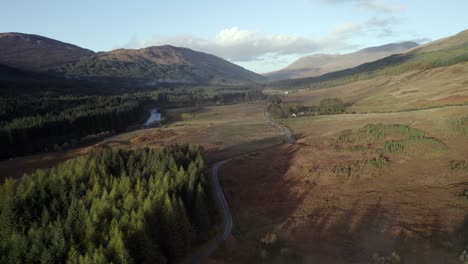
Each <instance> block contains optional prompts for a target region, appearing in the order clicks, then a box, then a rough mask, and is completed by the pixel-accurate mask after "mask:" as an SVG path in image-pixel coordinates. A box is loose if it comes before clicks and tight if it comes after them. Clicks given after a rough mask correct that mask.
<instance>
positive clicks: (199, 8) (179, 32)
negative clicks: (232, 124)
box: [0, 0, 468, 73]
mask: <svg viewBox="0 0 468 264" xmlns="http://www.w3.org/2000/svg"><path fill="white" fill-rule="evenodd" d="M0 1H2V4H1V7H2V10H3V12H2V16H0V32H22V33H31V34H38V35H42V36H46V37H49V38H53V39H57V40H60V41H64V42H68V43H72V44H75V45H78V46H81V47H84V48H88V49H91V50H94V51H109V50H112V49H117V48H143V47H147V46H154V45H166V44H169V45H174V46H182V47H188V48H191V49H194V50H197V51H202V52H206V53H211V54H214V55H216V56H219V57H221V58H224V59H227V60H229V61H231V62H233V63H236V64H238V65H241V66H243V67H245V68H247V69H249V70H252V71H255V72H258V73H265V72H270V71H274V70H278V69H281V68H283V67H285V66H287V65H288V64H290V63H292V62H294V61H295V60H296V59H298V58H300V57H302V56H306V55H312V54H318V53H339V54H342V53H347V52H352V51H356V50H359V49H362V48H365V47H371V46H378V45H384V44H388V43H394V42H402V41H416V42H418V43H425V42H428V41H431V40H436V39H439V38H443V37H448V36H451V35H454V34H456V33H458V32H460V31H463V30H465V29H468V18H467V16H466V10H468V1H466V0H445V1H436V0H410V1H408V0H406V1H403V0H269V1H267V0H262V1H260V0H236V1H223V0H198V1H193V0H186V1H182V0H141V1H138V0H134V1H126V0H125V1H124V0H113V1H108V0H80V1H70V0H41V1H34V0H15V1H8V0H0Z"/></svg>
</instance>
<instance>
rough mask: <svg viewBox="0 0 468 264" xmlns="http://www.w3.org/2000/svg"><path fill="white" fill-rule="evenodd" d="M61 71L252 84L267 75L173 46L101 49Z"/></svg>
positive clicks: (80, 75)
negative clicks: (103, 50) (106, 50)
mask: <svg viewBox="0 0 468 264" xmlns="http://www.w3.org/2000/svg"><path fill="white" fill-rule="evenodd" d="M57 71H58V72H60V73H62V74H64V75H65V76H67V77H78V78H90V77H91V78H103V77H104V78H127V79H136V80H139V81H144V83H145V84H148V85H154V84H158V83H249V82H261V81H264V77H263V76H261V75H258V74H255V73H253V72H251V71H248V70H246V69H244V68H242V67H240V66H237V65H235V64H233V63H230V62H228V61H225V60H223V59H221V58H218V57H216V56H213V55H210V54H206V53H202V52H197V51H193V50H190V49H187V48H178V47H173V46H159V47H148V48H144V49H138V50H132V49H118V50H114V51H110V52H100V53H98V54H96V55H95V56H91V57H87V58H84V59H82V60H80V61H79V62H77V63H72V64H67V65H64V66H63V67H60V68H59V69H58V70H57Z"/></svg>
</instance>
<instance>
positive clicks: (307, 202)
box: [213, 106, 468, 263]
mask: <svg viewBox="0 0 468 264" xmlns="http://www.w3.org/2000/svg"><path fill="white" fill-rule="evenodd" d="M467 110H468V106H463V107H449V108H439V109H431V110H423V111H415V112H403V113H390V114H367V115H336V116H320V117H313V118H298V119H288V120H287V121H285V123H286V124H287V125H288V126H289V127H290V128H292V129H293V130H294V131H295V132H299V133H300V134H302V137H301V138H300V139H299V140H298V142H297V143H296V144H294V145H290V146H281V147H277V148H275V149H271V150H266V151H260V152H258V153H257V154H256V155H251V156H249V157H242V158H239V159H236V160H234V161H232V162H230V163H227V164H226V165H225V166H224V167H223V168H222V169H221V176H222V178H223V183H224V186H225V190H226V193H227V195H228V198H229V199H228V202H229V204H230V206H231V208H232V210H233V214H234V215H235V223H236V224H235V230H234V232H233V234H234V235H233V238H231V240H230V242H229V243H227V244H226V245H225V246H224V247H223V248H222V249H221V250H220V251H219V252H218V253H217V255H216V256H214V258H213V259H214V260H217V261H219V262H221V263H257V262H261V261H262V260H261V259H260V257H259V254H260V252H259V250H260V247H259V241H260V239H261V238H262V237H263V236H265V234H267V233H269V232H273V233H275V234H278V237H279V239H280V241H282V245H283V246H284V247H288V248H290V249H292V250H294V251H295V252H296V253H298V254H300V255H301V256H302V263H371V260H372V256H373V255H376V256H377V255H378V256H379V257H389V256H391V255H392V253H393V252H395V253H396V254H398V255H399V256H400V257H401V259H402V260H403V262H402V263H457V262H458V259H457V258H458V256H459V255H460V254H461V251H462V249H463V246H464V245H463V243H466V242H468V241H467V240H466V235H468V214H467V212H468V211H467V210H468V203H466V201H465V200H463V199H462V198H461V197H460V196H459V195H460V193H462V192H463V189H464V188H467V187H468V179H467V178H466V176H467V174H466V173H464V172H454V171H453V170H452V169H451V164H453V163H451V161H453V160H460V159H466V160H468V149H467V148H466V146H467V145H468V137H467V136H463V135H460V134H457V133H455V132H454V131H453V130H452V128H451V127H450V122H451V120H452V119H454V118H457V117H460V116H466V115H467ZM369 123H403V124H406V125H408V126H410V127H413V128H417V129H418V130H420V131H422V132H423V133H424V134H425V135H426V136H427V137H433V138H434V139H437V140H440V141H441V142H442V143H441V144H443V145H444V148H445V147H446V148H447V149H446V150H444V151H438V150H426V151H424V152H417V151H416V152H409V153H406V154H398V155H397V154H395V155H390V157H389V158H390V164H389V166H388V167H383V168H366V169H364V170H358V171H357V173H355V174H353V175H351V177H350V176H347V175H343V174H337V173H335V172H333V168H334V167H335V166H341V165H347V164H354V163H353V162H356V161H361V160H365V159H367V158H369V154H368V153H366V152H362V151H352V150H349V149H346V148H345V149H337V148H336V147H335V145H336V142H337V138H338V136H339V135H340V132H341V131H343V130H345V129H352V130H356V129H359V128H361V127H364V126H365V125H366V124H369ZM391 137H392V135H390V137H389V139H390V138H391ZM364 141H365V140H364ZM359 143H365V142H359ZM368 143H369V144H372V146H370V149H371V150H372V149H375V148H378V147H379V145H378V142H375V141H369V142H368ZM376 144H377V145H376ZM379 144H380V143H379ZM226 259H227V260H228V261H225V260H226ZM265 261H266V262H274V263H288V262H291V263H296V262H298V260H297V259H295V260H291V259H288V258H284V257H273V258H270V259H267V260H265Z"/></svg>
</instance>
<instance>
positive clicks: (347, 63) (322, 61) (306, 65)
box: [264, 42, 418, 80]
mask: <svg viewBox="0 0 468 264" xmlns="http://www.w3.org/2000/svg"><path fill="white" fill-rule="evenodd" d="M417 46H418V44H417V43H415V42H402V43H392V44H387V45H383V46H377V47H370V48H366V49H362V50H359V51H356V52H353V53H349V54H344V55H338V54H317V55H311V56H306V57H303V58H300V59H299V60H297V61H295V62H294V63H292V64H291V65H289V66H287V67H286V68H284V69H282V70H279V71H276V72H271V73H266V74H264V75H265V76H267V77H268V78H269V79H270V80H284V79H297V78H305V77H316V76H320V75H323V74H326V73H329V72H334V71H339V70H344V69H348V68H352V67H355V66H358V65H361V64H363V63H367V62H371V61H375V60H378V59H382V58H385V57H388V56H390V55H393V54H397V53H402V52H406V51H408V50H410V49H412V48H415V47H417Z"/></svg>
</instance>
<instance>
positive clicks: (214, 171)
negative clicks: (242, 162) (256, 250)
mask: <svg viewBox="0 0 468 264" xmlns="http://www.w3.org/2000/svg"><path fill="white" fill-rule="evenodd" d="M265 116H266V118H267V119H268V121H269V122H270V123H271V124H272V125H273V126H275V127H277V128H279V129H280V130H281V134H282V135H284V137H285V142H286V143H287V144H292V143H294V142H295V141H296V139H295V138H294V135H293V133H292V132H291V130H290V129H289V128H288V127H286V126H284V125H281V124H279V123H278V122H276V121H275V120H274V119H273V118H272V117H271V115H270V113H269V112H268V111H267V110H266V111H265ZM243 155H245V154H243ZM243 155H241V156H243ZM234 158H236V157H232V158H229V159H225V160H222V161H219V162H216V163H215V164H214V165H213V166H212V167H211V180H212V183H213V186H214V191H215V196H216V199H217V200H218V203H219V204H220V205H221V209H222V211H223V216H224V219H225V221H226V223H225V225H224V231H223V234H222V235H221V236H218V237H216V238H215V239H213V240H212V241H210V242H209V244H208V245H206V246H205V247H203V248H202V249H200V252H198V253H197V254H196V255H194V256H193V257H192V260H191V261H190V262H189V263H192V264H198V263H200V262H201V261H202V260H203V259H204V258H206V257H208V256H210V255H211V254H212V253H213V252H214V251H215V250H216V248H218V246H219V244H220V243H221V242H222V241H225V240H226V239H227V238H228V237H229V235H230V234H231V231H232V215H231V211H230V210H229V206H228V203H227V200H226V197H225V196H224V192H223V189H222V188H221V185H220V183H219V178H218V172H219V168H220V167H221V166H223V165H224V164H225V163H226V162H228V161H230V160H232V159H234Z"/></svg>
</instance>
